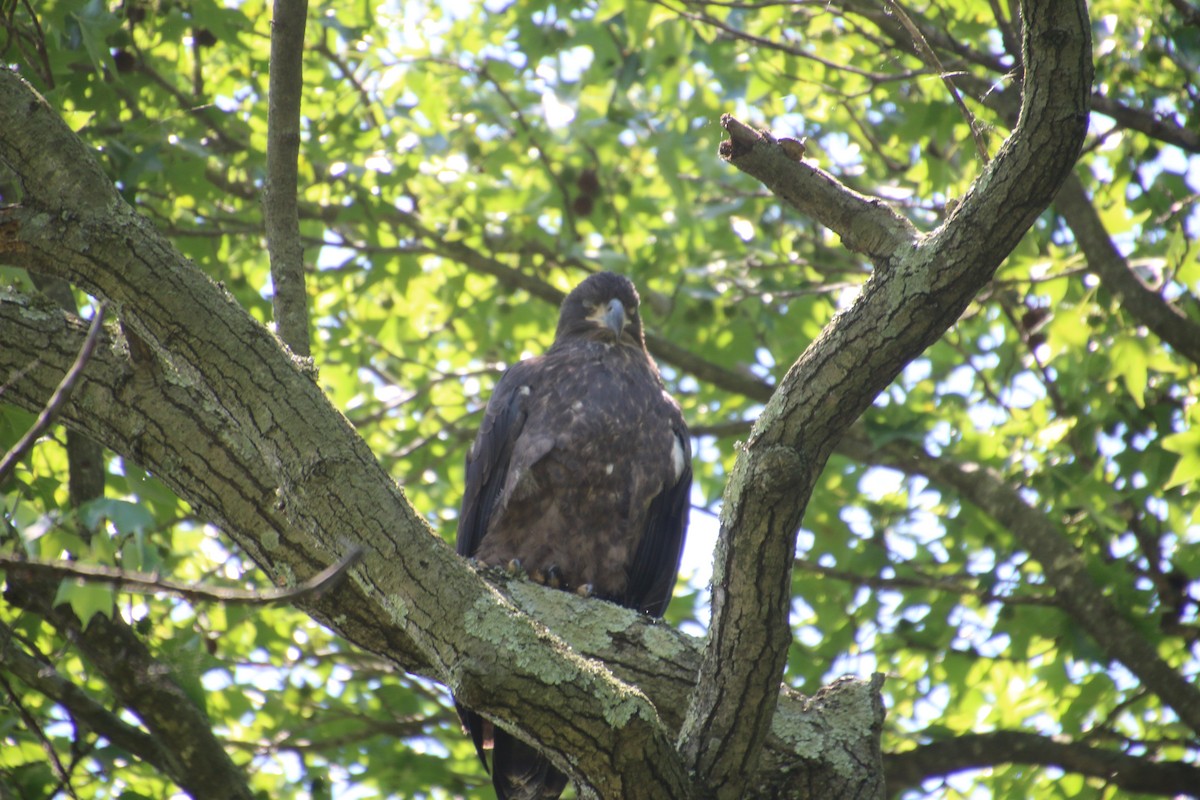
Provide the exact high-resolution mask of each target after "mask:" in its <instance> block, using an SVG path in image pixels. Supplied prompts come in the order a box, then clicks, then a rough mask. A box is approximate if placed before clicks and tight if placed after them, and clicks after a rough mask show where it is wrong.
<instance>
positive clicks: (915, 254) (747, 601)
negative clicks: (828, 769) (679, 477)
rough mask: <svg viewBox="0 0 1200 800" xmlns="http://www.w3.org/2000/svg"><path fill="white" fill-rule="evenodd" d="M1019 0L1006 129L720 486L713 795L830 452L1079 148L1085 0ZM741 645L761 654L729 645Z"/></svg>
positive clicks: (759, 700)
mask: <svg viewBox="0 0 1200 800" xmlns="http://www.w3.org/2000/svg"><path fill="white" fill-rule="evenodd" d="M1022 12H1023V16H1024V19H1025V26H1024V35H1025V38H1024V41H1023V53H1024V62H1025V65H1026V73H1025V86H1024V92H1023V95H1022V106H1021V115H1020V121H1019V123H1018V125H1017V127H1016V129H1015V130H1014V132H1013V134H1012V136H1010V137H1009V139H1008V140H1007V141H1006V142H1005V144H1004V145H1003V147H1001V149H1000V151H999V153H998V154H997V156H996V158H995V160H994V161H993V162H992V163H991V165H990V166H989V167H988V168H987V169H986V170H985V171H984V172H983V174H982V175H981V176H980V177H979V179H978V180H977V181H976V182H975V184H974V185H973V186H972V188H971V190H970V191H968V193H967V194H966V195H965V196H964V197H963V198H962V201H961V203H960V204H959V206H958V208H957V209H956V210H955V211H954V212H953V213H952V214H951V215H950V217H949V219H948V220H947V221H946V223H945V224H944V225H943V226H942V227H941V228H940V229H938V230H937V231H936V232H934V233H933V234H932V235H930V236H929V237H927V238H925V239H923V240H921V241H919V242H914V245H915V246H913V247H908V246H904V245H903V239H902V237H897V236H896V235H895V234H893V235H892V236H878V237H875V238H871V239H869V241H871V242H879V243H881V244H872V245H871V246H869V247H867V246H863V249H864V250H872V251H875V252H876V253H877V254H878V256H882V263H881V264H880V265H879V268H877V269H876V271H875V272H874V274H873V275H872V277H871V279H870V280H869V281H868V282H867V284H866V286H865V287H864V289H863V292H862V294H861V295H860V296H859V298H858V300H857V301H856V302H855V303H854V305H853V306H852V307H851V308H849V309H848V310H847V311H845V312H844V313H842V314H841V315H839V316H838V317H837V318H836V319H835V320H834V322H833V323H832V324H831V325H830V326H828V327H827V328H826V329H825V331H823V332H822V334H821V336H820V337H819V338H818V339H817V341H816V342H814V343H813V345H812V346H811V347H809V349H808V350H807V351H806V352H805V353H804V355H803V356H801V357H800V359H799V360H798V361H797V362H796V363H795V364H794V365H793V366H792V368H791V369H790V370H789V371H788V374H787V375H786V376H785V378H784V379H783V381H782V382H781V383H780V386H779V388H778V389H777V391H776V393H775V395H774V396H773V397H772V399H771V400H770V402H768V403H767V405H766V408H765V409H764V411H763V414H762V416H761V417H760V418H759V421H758V423H757V424H756V425H755V428H754V432H753V433H752V434H751V436H750V439H749V441H748V442H747V444H746V446H745V449H744V451H743V452H742V454H741V455H740V457H739V458H738V461H737V464H736V466H735V468H734V472H733V475H732V476H731V479H730V481H729V483H728V485H727V487H726V493H725V503H724V506H723V509H722V514H721V533H720V537H719V539H718V543H717V552H716V564H715V568H714V573H713V611H712V626H711V633H710V639H709V646H708V649H707V651H706V653H705V658H704V661H703V663H702V666H701V673H700V681H699V684H698V688H697V691H696V693H695V695H694V696H693V700H692V703H691V708H690V710H689V712H688V718H687V721H686V722H685V724H684V729H683V731H682V733H681V742H682V750H683V753H684V758H685V760H686V761H687V763H688V766H689V768H690V769H692V770H693V771H694V772H695V773H696V774H697V775H698V777H699V782H700V784H702V785H705V786H708V787H711V788H712V790H713V792H714V793H715V795H716V796H717V797H736V796H737V795H738V794H739V789H740V787H741V786H742V785H743V784H744V781H745V776H746V775H747V774H748V773H749V772H751V771H753V769H754V767H755V765H756V761H757V755H758V748H759V747H760V746H761V743H762V741H763V739H764V738H765V734H766V731H767V730H768V728H769V725H770V719H771V710H772V708H773V706H774V703H773V700H772V699H771V698H773V695H774V687H775V686H776V685H777V684H778V681H779V675H780V674H781V671H782V668H783V664H784V659H785V657H786V652H787V646H788V643H789V642H790V638H791V637H790V629H789V627H788V610H789V607H790V606H789V604H790V600H791V592H790V585H791V584H790V580H789V577H790V567H791V563H792V558H793V554H794V550H795V534H796V530H797V528H798V526H799V524H800V520H801V518H802V516H803V512H804V507H805V505H806V503H807V501H808V497H809V495H810V494H811V492H812V488H813V485H814V484H815V482H816V479H817V476H818V475H819V473H820V471H821V469H822V467H823V466H824V464H825V461H826V459H827V458H828V456H829V453H830V452H831V451H832V449H833V447H834V446H835V445H836V443H837V440H838V438H840V436H841V435H842V433H844V432H845V430H846V429H847V428H848V427H849V426H850V424H851V423H852V422H853V421H854V419H855V418H856V417H857V416H858V415H859V414H860V413H861V412H862V410H863V409H865V408H866V407H867V406H868V405H869V404H870V403H871V402H872V400H873V399H874V397H875V396H876V394H877V393H878V392H879V391H881V390H882V389H883V388H884V387H886V386H887V384H888V383H890V382H891V381H892V380H893V378H894V377H895V376H896V375H897V374H898V373H899V371H900V370H901V369H902V368H903V366H904V365H905V364H906V363H908V361H910V360H911V359H912V358H914V357H915V356H916V355H918V354H919V353H920V352H921V351H922V350H923V349H924V348H926V347H927V346H929V345H930V344H932V343H933V342H934V341H936V340H937V338H938V337H940V336H941V335H942V334H943V333H944V332H945V330H946V329H947V328H948V327H949V326H950V325H952V324H953V323H954V321H955V320H956V319H957V318H958V316H959V315H960V314H961V313H962V311H963V310H964V309H965V308H966V307H967V304H968V303H969V302H970V300H971V298H972V297H973V296H974V294H975V293H976V292H977V291H978V290H979V289H980V288H982V287H983V286H984V285H985V284H986V283H987V282H988V281H989V280H990V279H991V276H992V274H993V273H994V271H995V269H996V267H997V266H999V264H1000V262H1001V260H1002V259H1003V258H1004V257H1005V256H1006V255H1007V254H1008V253H1009V252H1010V251H1011V250H1012V248H1013V247H1014V246H1015V245H1016V243H1017V242H1018V241H1019V239H1020V237H1021V236H1022V235H1024V233H1025V231H1026V230H1027V229H1028V227H1029V225H1030V224H1032V222H1033V220H1034V219H1035V218H1036V217H1037V215H1038V214H1040V213H1041V212H1042V210H1044V209H1045V207H1046V206H1047V205H1048V204H1049V202H1050V201H1051V200H1052V199H1053V196H1054V193H1055V192H1056V191H1057V190H1058V187H1059V185H1060V184H1061V182H1062V181H1063V179H1064V178H1065V177H1066V176H1067V174H1068V173H1069V172H1070V169H1071V167H1072V165H1073V164H1074V162H1075V159H1076V157H1077V156H1078V153H1079V149H1080V147H1081V145H1082V142H1083V137H1084V134H1085V133H1086V129H1087V113H1088V99H1089V96H1090V88H1091V79H1092V65H1091V45H1090V37H1089V23H1088V17H1087V10H1086V8H1085V7H1084V4H1083V3H1082V2H1081V1H1080V0H1057V2H1043V3H1032V2H1024V3H1022ZM726 127H727V128H734V129H738V130H744V129H745V126H741V127H740V128H736V127H735V126H730V125H727V126H726ZM745 143H746V142H745V137H743V138H742V139H740V140H735V142H734V143H733V144H730V145H729V146H727V147H723V152H724V153H725V154H726V156H727V158H729V160H730V162H731V163H732V164H733V165H734V166H736V167H738V168H740V169H741V168H744V169H745V170H746V171H747V172H749V173H750V174H752V175H753V176H754V177H756V178H758V179H760V180H762V181H763V182H764V183H766V184H767V185H768V186H772V187H774V186H776V185H778V184H779V183H780V177H779V176H780V175H783V176H785V177H791V176H794V175H796V172H795V170H794V167H796V166H797V164H796V162H792V161H791V160H790V159H789V158H788V157H787V156H786V154H784V153H783V152H782V150H781V149H780V148H779V147H778V146H777V145H775V144H774V143H773V142H771V141H770V140H768V139H766V138H759V139H758V140H757V141H755V142H753V143H751V144H750V146H749V147H748V148H747V147H745V146H744V144H745ZM828 180H832V179H831V178H830V179H828ZM785 199H788V200H789V201H791V200H792V197H791V196H786V195H785ZM818 219H822V217H821V216H818ZM837 224H841V223H837ZM880 227H881V226H873V229H875V230H878V229H880ZM843 237H845V233H843ZM852 239H853V237H852ZM859 241H860V242H862V241H863V240H862V239H859ZM897 245H899V246H897ZM735 532H736V535H734V534H735ZM750 651H753V652H757V653H759V654H760V656H759V658H756V659H745V658H743V657H739V654H741V653H745V652H750ZM881 789H882V787H879V791H881Z"/></svg>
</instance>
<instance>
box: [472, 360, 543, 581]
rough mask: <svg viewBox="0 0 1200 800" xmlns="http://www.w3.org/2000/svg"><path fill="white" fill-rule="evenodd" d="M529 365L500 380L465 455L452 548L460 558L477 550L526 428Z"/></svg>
mask: <svg viewBox="0 0 1200 800" xmlns="http://www.w3.org/2000/svg"><path fill="white" fill-rule="evenodd" d="M530 364H531V362H528V361H524V362H521V363H520V364H517V365H516V366H514V367H512V368H511V369H510V370H508V372H506V373H504V376H503V377H501V378H500V382H499V383H497V384H496V389H495V391H494V392H493V394H492V399H491V400H490V401H489V402H488V405H487V410H486V411H485V412H484V417H483V422H482V424H480V426H479V433H478V435H476V437H475V443H474V444H473V445H472V446H471V451H470V453H469V454H468V455H467V480H466V486H465V488H464V491H463V502H462V509H461V512H460V514H459V517H458V539H457V542H456V545H455V546H456V548H457V550H458V554H459V555H461V556H468V557H469V556H472V555H474V554H475V551H477V550H478V549H479V545H480V543H481V542H482V541H483V537H484V535H485V534H486V533H487V529H488V523H489V521H490V520H491V518H492V511H493V510H494V508H495V506H496V500H497V498H499V496H500V493H501V491H502V490H503V489H504V484H505V481H506V480H507V477H508V466H509V462H510V461H511V460H512V454H513V446H514V445H515V444H516V441H517V438H518V437H519V436H520V435H521V430H522V428H524V426H525V418H526V415H527V412H526V407H525V405H526V399H527V397H528V391H527V390H525V389H524V387H525V386H527V385H528V384H527V383H526V380H525V378H527V377H529V376H528V375H527V373H529V372H530V366H529V365H530Z"/></svg>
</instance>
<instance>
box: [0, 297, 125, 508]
mask: <svg viewBox="0 0 1200 800" xmlns="http://www.w3.org/2000/svg"><path fill="white" fill-rule="evenodd" d="M107 308H108V306H107V304H105V303H101V304H100V306H99V307H98V308H97V309H96V312H95V315H94V316H93V317H92V325H91V328H90V329H89V330H88V333H87V336H86V337H85V338H84V340H83V344H82V345H81V346H80V348H79V355H78V356H76V357H75V362H74V363H73V364H71V368H70V369H68V370H67V374H66V375H63V379H62V380H61V381H60V382H59V384H58V386H57V387H55V389H54V394H52V395H50V399H49V400H47V401H46V406H45V408H43V409H42V411H41V413H40V414H38V417H37V419H36V420H34V422H33V425H32V426H31V427H30V428H29V430H27V431H25V435H24V436H22V437H21V438H20V439H19V440H17V443H16V444H14V445H13V446H12V447H11V448H10V449H9V451H8V452H7V453H5V454H4V456H3V457H2V458H0V485H3V484H4V481H5V480H6V479H7V478H8V474H9V473H10V472H11V471H12V469H13V467H15V466H16V465H17V462H19V461H20V460H21V459H22V458H24V457H25V454H26V453H28V452H29V448H31V447H33V443H34V442H36V441H37V440H38V439H39V438H40V437H41V435H42V434H43V433H45V432H46V429H47V428H49V427H50V425H51V423H53V422H54V418H55V416H57V415H58V412H59V409H61V408H62V406H63V403H65V402H67V398H68V397H70V396H71V392H72V391H74V390H75V382H76V381H78V380H79V376H80V374H82V372H83V368H84V367H85V366H87V362H88V359H90V358H91V357H92V353H93V352H94V351H95V349H96V342H97V341H98V340H99V336H100V328H101V325H102V324H103V322H104V312H105V310H106V309H107Z"/></svg>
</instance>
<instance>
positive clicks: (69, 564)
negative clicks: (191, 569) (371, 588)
mask: <svg viewBox="0 0 1200 800" xmlns="http://www.w3.org/2000/svg"><path fill="white" fill-rule="evenodd" d="M362 555H363V550H362V548H361V547H354V548H353V549H351V550H350V552H349V553H347V554H346V555H345V556H343V557H342V559H341V560H340V561H338V562H337V563H336V564H332V565H330V566H328V567H326V568H325V569H323V570H321V571H320V572H318V573H317V574H316V575H314V576H312V577H311V578H309V579H308V580H307V581H305V582H304V583H302V584H300V585H299V586H294V587H292V588H290V589H263V590H252V589H222V588H217V587H203V586H197V585H195V584H188V583H180V582H178V581H172V580H164V579H162V578H160V577H158V575H151V574H147V573H145V572H130V571H127V570H123V569H117V568H116V567H106V566H102V565H99V564H81V563H79V562H77V561H30V560H27V559H24V558H18V557H14V556H10V555H0V568H3V569H6V570H12V571H21V570H23V571H25V572H28V573H31V574H33V575H36V576H39V577H43V578H78V579H81V580H84V581H90V582H92V583H106V584H112V585H114V586H116V587H117V588H118V589H119V590H121V591H125V592H136V593H139V594H153V593H155V592H171V593H172V594H177V595H179V596H180V597H182V598H184V599H186V600H190V601H201V602H208V601H212V602H218V603H241V604H247V605H267V604H269V603H295V602H297V601H299V600H301V599H304V598H316V597H320V596H321V595H322V594H324V593H325V592H327V591H329V590H330V589H332V588H333V587H334V586H336V585H337V584H338V582H339V581H341V579H342V578H343V577H344V576H345V574H346V572H347V571H348V570H349V569H350V567H352V566H354V565H355V564H357V563H358V562H359V560H360V559H361V558H362Z"/></svg>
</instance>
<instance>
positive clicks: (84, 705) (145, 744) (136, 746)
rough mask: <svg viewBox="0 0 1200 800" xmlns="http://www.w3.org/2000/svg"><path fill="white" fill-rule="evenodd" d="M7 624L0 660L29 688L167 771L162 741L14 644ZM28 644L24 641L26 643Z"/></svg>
mask: <svg viewBox="0 0 1200 800" xmlns="http://www.w3.org/2000/svg"><path fill="white" fill-rule="evenodd" d="M15 638H16V637H15V636H14V634H13V631H12V629H11V628H9V627H8V626H6V625H3V624H0V664H3V665H4V669H5V671H6V672H8V673H9V674H11V675H14V676H16V677H17V678H18V679H19V680H20V681H21V682H22V683H24V684H25V685H26V686H27V687H29V688H30V689H33V690H35V691H38V692H41V693H42V694H43V695H45V696H46V697H48V698H49V699H51V700H53V701H54V702H55V703H58V704H59V705H61V706H62V707H63V708H65V709H66V710H67V713H69V714H70V715H71V717H72V718H73V719H75V720H77V721H79V722H82V723H84V724H86V725H87V727H89V728H91V729H92V730H93V731H95V732H96V733H98V734H99V735H101V736H103V737H104V738H105V739H108V740H109V741H110V742H112V743H113V744H115V745H117V746H118V747H121V748H124V749H125V750H128V751H129V752H130V753H133V754H134V755H136V756H137V757H138V758H140V759H141V760H142V761H144V762H146V763H147V764H149V765H150V766H152V767H154V768H155V769H157V770H158V771H160V772H162V773H163V774H165V775H171V774H172V772H171V769H172V766H171V758H170V756H169V754H167V753H166V752H164V749H163V746H162V744H161V743H160V742H159V741H158V740H157V739H156V738H154V737H153V736H151V735H150V734H148V733H146V732H145V731H143V730H141V729H139V728H137V727H136V726H134V725H130V724H129V723H128V722H125V721H124V720H122V719H121V718H120V717H119V716H117V715H116V714H115V713H113V712H112V711H109V710H108V709H107V708H105V707H104V706H103V705H102V704H101V703H99V702H97V701H96V700H95V699H94V698H93V697H92V696H91V695H89V694H88V693H87V692H86V691H84V690H83V689H82V688H80V687H79V686H77V685H76V684H75V683H73V682H71V681H69V680H67V679H66V678H64V677H63V676H62V674H60V673H59V672H58V671H57V670H56V669H55V668H54V666H53V665H52V664H51V663H50V662H49V660H48V659H47V658H46V656H44V655H43V654H42V653H38V652H37V651H34V653H35V654H34V655H31V654H30V653H27V652H25V650H24V649H22V648H19V647H17V646H16V644H15V642H14V639H15ZM28 646H29V645H28V644H27V645H26V647H28Z"/></svg>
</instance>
